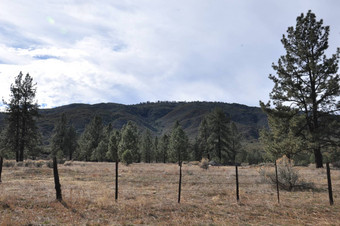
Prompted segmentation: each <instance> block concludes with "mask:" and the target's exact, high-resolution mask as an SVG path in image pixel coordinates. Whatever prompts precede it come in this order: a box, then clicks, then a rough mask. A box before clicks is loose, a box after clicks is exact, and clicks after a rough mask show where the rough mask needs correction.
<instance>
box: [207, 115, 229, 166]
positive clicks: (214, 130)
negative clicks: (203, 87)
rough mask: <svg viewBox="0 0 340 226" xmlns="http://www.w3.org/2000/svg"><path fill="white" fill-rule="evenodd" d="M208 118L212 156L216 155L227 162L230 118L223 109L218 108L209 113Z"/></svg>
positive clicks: (221, 160)
mask: <svg viewBox="0 0 340 226" xmlns="http://www.w3.org/2000/svg"><path fill="white" fill-rule="evenodd" d="M208 120H209V121H208V123H209V131H210V135H209V138H208V143H209V149H210V153H209V154H210V157H211V158H212V157H215V158H217V159H218V160H219V161H220V162H227V161H228V159H227V157H228V156H227V152H228V148H229V146H228V143H229V133H230V132H229V119H228V118H227V116H226V114H225V113H224V112H223V110H222V109H220V108H216V109H214V110H213V111H212V112H211V113H210V114H209V115H208ZM229 160H230V159H229Z"/></svg>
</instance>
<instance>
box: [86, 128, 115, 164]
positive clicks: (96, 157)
mask: <svg viewBox="0 0 340 226" xmlns="http://www.w3.org/2000/svg"><path fill="white" fill-rule="evenodd" d="M111 131H112V124H111V123H109V124H108V125H107V126H106V127H105V128H103V135H102V139H101V141H100V142H99V144H98V146H97V148H96V149H95V150H94V151H93V152H92V155H91V160H93V161H100V162H102V161H105V160H107V159H106V154H107V151H108V146H109V140H110V135H111Z"/></svg>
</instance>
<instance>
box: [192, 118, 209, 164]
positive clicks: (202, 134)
mask: <svg viewBox="0 0 340 226" xmlns="http://www.w3.org/2000/svg"><path fill="white" fill-rule="evenodd" d="M209 136H210V129H209V125H208V121H207V119H206V117H204V118H203V119H202V121H201V123H200V126H199V129H198V137H197V142H196V143H197V148H196V149H195V150H196V155H195V156H196V157H195V160H197V161H200V160H201V159H202V157H205V158H208V159H209V160H211V156H210V153H209V143H208V139H209Z"/></svg>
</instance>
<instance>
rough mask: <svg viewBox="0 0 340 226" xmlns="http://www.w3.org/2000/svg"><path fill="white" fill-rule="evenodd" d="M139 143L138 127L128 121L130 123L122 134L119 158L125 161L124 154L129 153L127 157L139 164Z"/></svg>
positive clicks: (124, 127)
mask: <svg viewBox="0 0 340 226" xmlns="http://www.w3.org/2000/svg"><path fill="white" fill-rule="evenodd" d="M138 143H139V136H138V129H137V125H136V124H135V123H133V122H132V121H128V123H127V124H125V125H124V126H123V128H122V132H121V139H120V142H119V148H118V155H119V158H120V159H122V160H123V161H125V160H126V158H123V154H124V152H126V151H129V153H127V156H128V157H129V158H130V156H131V158H132V162H139V161H140V158H141V157H140V153H139V149H138Z"/></svg>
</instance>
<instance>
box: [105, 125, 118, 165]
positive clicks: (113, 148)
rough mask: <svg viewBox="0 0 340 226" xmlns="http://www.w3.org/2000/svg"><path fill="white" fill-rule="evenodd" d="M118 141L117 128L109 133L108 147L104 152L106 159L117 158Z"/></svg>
mask: <svg viewBox="0 0 340 226" xmlns="http://www.w3.org/2000/svg"><path fill="white" fill-rule="evenodd" d="M119 141H120V132H119V131H118V130H116V131H113V132H112V133H111V136H110V139H109V147H108V151H107V153H106V159H108V160H110V161H117V159H119V158H118V146H119Z"/></svg>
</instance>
